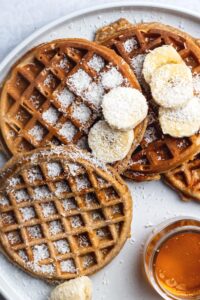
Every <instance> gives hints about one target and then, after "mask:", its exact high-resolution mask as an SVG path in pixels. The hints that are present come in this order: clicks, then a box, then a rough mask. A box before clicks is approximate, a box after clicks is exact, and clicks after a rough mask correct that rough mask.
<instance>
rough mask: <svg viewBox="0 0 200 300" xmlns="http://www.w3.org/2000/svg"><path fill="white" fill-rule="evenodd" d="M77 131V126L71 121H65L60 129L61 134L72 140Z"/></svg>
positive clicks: (69, 140)
mask: <svg viewBox="0 0 200 300" xmlns="http://www.w3.org/2000/svg"><path fill="white" fill-rule="evenodd" d="M76 132H77V129H76V127H75V126H74V125H73V124H72V123H71V122H69V121H67V122H65V123H64V124H63V125H62V127H61V128H60V130H59V134H60V135H61V136H63V137H64V138H66V139H67V141H68V142H71V141H72V139H73V137H74V136H75V134H76Z"/></svg>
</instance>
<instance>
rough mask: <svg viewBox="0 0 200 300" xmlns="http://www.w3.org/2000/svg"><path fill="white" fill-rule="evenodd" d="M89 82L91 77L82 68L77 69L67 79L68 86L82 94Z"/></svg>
mask: <svg viewBox="0 0 200 300" xmlns="http://www.w3.org/2000/svg"><path fill="white" fill-rule="evenodd" d="M91 82H92V78H91V77H90V76H89V75H88V74H87V73H86V72H85V71H84V70H82V69H79V70H78V71H77V72H76V73H74V74H73V75H71V76H70V77H69V78H68V79H67V84H68V86H70V87H71V89H72V90H73V91H74V92H75V93H76V94H77V95H82V93H83V91H84V90H86V89H87V88H88V86H89V85H90V83H91Z"/></svg>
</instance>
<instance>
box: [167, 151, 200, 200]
mask: <svg viewBox="0 0 200 300" xmlns="http://www.w3.org/2000/svg"><path fill="white" fill-rule="evenodd" d="M163 179H164V180H165V182H166V183H168V184H169V185H170V187H172V188H173V189H175V190H176V191H177V192H178V193H179V194H180V196H181V198H182V199H183V200H185V201H188V200H190V199H193V200H197V201H200V154H198V155H197V156H196V157H195V158H194V159H193V160H190V161H189V162H187V163H184V164H182V165H181V166H180V167H178V168H176V169H174V170H171V171H169V172H168V173H166V174H164V176H163Z"/></svg>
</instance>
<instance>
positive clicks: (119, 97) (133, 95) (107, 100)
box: [102, 87, 148, 131]
mask: <svg viewBox="0 0 200 300" xmlns="http://www.w3.org/2000/svg"><path fill="white" fill-rule="evenodd" d="M102 109H103V115H104V118H105V120H106V121H107V122H108V124H109V125H110V126H111V127H112V128H114V129H118V130H122V131H126V130H130V129H133V128H135V127H136V126H137V125H138V124H140V123H141V122H142V121H143V120H144V119H145V118H146V116H147V113H148V105H147V101H146V99H145V97H144V96H143V95H142V93H141V92H140V91H138V90H136V89H134V88H129V87H117V88H115V89H113V90H111V91H110V92H109V93H107V94H106V95H104V97H103V102H102Z"/></svg>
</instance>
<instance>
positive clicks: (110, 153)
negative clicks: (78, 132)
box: [88, 121, 134, 163]
mask: <svg viewBox="0 0 200 300" xmlns="http://www.w3.org/2000/svg"><path fill="white" fill-rule="evenodd" d="M133 139H134V132H133V130H129V131H119V130H116V129H113V128H111V127H110V126H109V125H108V124H107V123H106V122H105V121H99V122H97V123H96V124H94V126H93V127H92V128H91V129H90V132H89V135H88V144H89V147H90V148H91V150H92V153H93V154H94V156H96V157H97V158H98V159H100V160H102V161H103V162H105V163H113V162H115V161H118V160H121V159H123V158H124V157H125V156H126V155H127V154H128V152H129V150H130V148H131V145H132V143H133Z"/></svg>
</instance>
